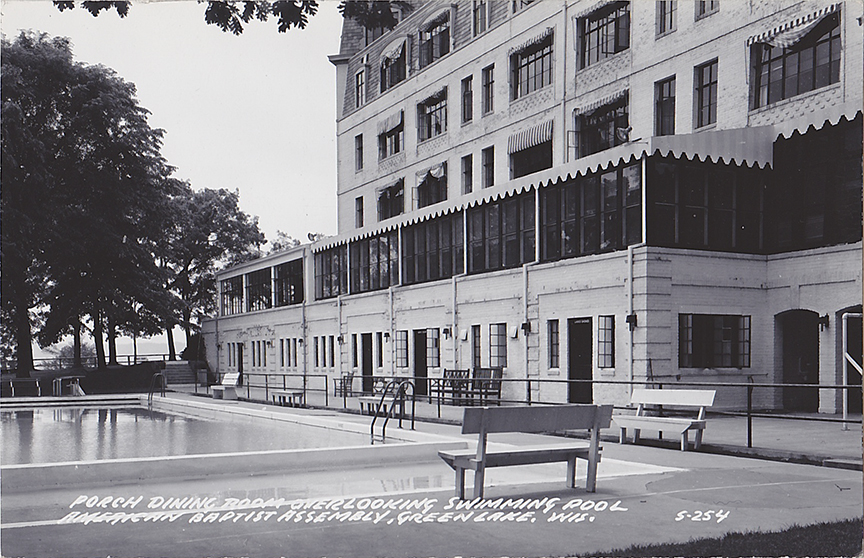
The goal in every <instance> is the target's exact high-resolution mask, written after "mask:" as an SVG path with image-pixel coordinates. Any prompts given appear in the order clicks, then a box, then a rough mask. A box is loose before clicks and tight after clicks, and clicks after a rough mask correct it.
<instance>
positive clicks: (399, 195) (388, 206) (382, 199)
mask: <svg viewBox="0 0 864 558" xmlns="http://www.w3.org/2000/svg"><path fill="white" fill-rule="evenodd" d="M404 192H405V179H404V178H400V179H399V180H397V181H396V183H395V184H394V185H392V186H388V187H387V188H384V189H382V190H381V191H380V192H379V193H378V221H383V220H385V219H390V218H391V217H395V216H397V215H401V214H402V213H403V212H404V211H405V194H404Z"/></svg>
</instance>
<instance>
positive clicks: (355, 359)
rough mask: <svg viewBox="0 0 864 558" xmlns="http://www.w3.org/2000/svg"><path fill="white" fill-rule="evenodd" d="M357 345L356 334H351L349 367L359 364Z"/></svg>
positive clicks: (355, 366)
mask: <svg viewBox="0 0 864 558" xmlns="http://www.w3.org/2000/svg"><path fill="white" fill-rule="evenodd" d="M357 351H358V346H357V334H356V333H352V334H351V368H357V366H359V364H360V360H359V358H358V356H359V355H358V352H357Z"/></svg>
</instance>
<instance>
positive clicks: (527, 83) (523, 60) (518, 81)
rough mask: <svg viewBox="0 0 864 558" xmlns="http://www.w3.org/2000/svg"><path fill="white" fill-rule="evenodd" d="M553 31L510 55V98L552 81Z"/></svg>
mask: <svg viewBox="0 0 864 558" xmlns="http://www.w3.org/2000/svg"><path fill="white" fill-rule="evenodd" d="M552 40H553V36H552V33H548V34H547V35H546V36H545V37H544V38H542V39H541V40H540V41H538V42H537V43H535V44H532V45H529V46H526V47H525V48H523V49H522V50H521V51H519V52H517V53H515V54H513V55H512V56H511V57H510V99H511V100H516V99H519V98H520V97H524V96H525V95H528V94H529V93H533V92H534V91H538V90H540V89H543V88H544V87H546V86H547V85H550V84H551V83H552Z"/></svg>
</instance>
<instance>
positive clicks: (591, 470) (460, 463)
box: [438, 405, 612, 499]
mask: <svg viewBox="0 0 864 558" xmlns="http://www.w3.org/2000/svg"><path fill="white" fill-rule="evenodd" d="M611 418H612V406H611V405H602V406H598V405H557V406H549V407H545V406H530V407H472V408H466V409H465V414H464V416H463V419H462V433H463V434H477V435H478V440H477V450H476V452H474V451H464V450H457V451H451V450H442V451H439V452H438V456H439V457H440V458H441V459H443V460H444V462H445V463H447V465H449V466H450V467H451V468H452V469H453V470H455V472H456V496H457V497H458V498H460V499H464V498H465V470H466V469H470V470H473V471H474V498H482V497H483V483H484V479H485V470H486V468H487V467H506V466H510V465H530V464H535V463H552V462H562V461H564V462H567V486H568V487H569V488H575V486H576V460H577V459H585V460H586V461H588V475H587V477H586V479H585V488H586V490H587V491H588V492H594V491H595V490H596V487H597V464H598V463H599V462H600V451H601V448H600V429H601V428H608V426H609V424H610V421H611ZM560 430H590V432H591V436H590V439H589V441H588V442H587V443H586V442H578V443H574V442H569V443H561V444H551V445H546V446H531V447H525V448H508V449H496V450H489V449H488V448H487V437H488V434H492V433H503V432H528V433H538V432H556V431H560Z"/></svg>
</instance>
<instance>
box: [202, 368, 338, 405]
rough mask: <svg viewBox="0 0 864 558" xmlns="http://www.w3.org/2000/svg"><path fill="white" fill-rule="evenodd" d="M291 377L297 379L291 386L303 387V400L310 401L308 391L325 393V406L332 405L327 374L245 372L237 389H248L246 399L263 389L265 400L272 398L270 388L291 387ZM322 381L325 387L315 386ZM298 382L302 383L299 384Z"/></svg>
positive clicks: (283, 388) (281, 388)
mask: <svg viewBox="0 0 864 558" xmlns="http://www.w3.org/2000/svg"><path fill="white" fill-rule="evenodd" d="M289 379H294V380H295V381H293V382H290V383H292V384H294V385H292V386H290V388H294V389H296V388H298V387H301V389H302V390H303V400H304V401H308V398H307V394H308V393H320V392H323V393H324V406H325V407H326V406H329V405H330V392H329V391H328V390H327V381H328V376H327V375H326V374H297V373H281V372H243V375H242V381H243V385H238V386H237V389H238V391H239V390H242V389H244V388H245V389H246V399H249V400H251V399H252V389H263V390H264V400H265V401H269V400H270V390H271V389H280V390H286V389H289V385H288V384H289ZM319 381H320V383H321V385H323V386H324V387H323V389H322V388H319V387H315V384H317V383H318V382H319ZM297 384H300V386H298V385H297ZM209 392H210V386H209V385H208V386H207V391H206V393H209ZM195 393H198V382H197V381H196V382H195Z"/></svg>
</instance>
